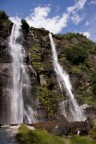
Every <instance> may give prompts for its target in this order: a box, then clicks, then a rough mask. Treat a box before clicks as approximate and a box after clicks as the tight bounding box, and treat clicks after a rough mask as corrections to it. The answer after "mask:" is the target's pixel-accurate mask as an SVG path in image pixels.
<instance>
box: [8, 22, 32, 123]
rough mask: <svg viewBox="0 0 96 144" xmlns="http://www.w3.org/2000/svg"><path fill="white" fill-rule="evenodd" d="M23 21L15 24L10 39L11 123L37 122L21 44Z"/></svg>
mask: <svg viewBox="0 0 96 144" xmlns="http://www.w3.org/2000/svg"><path fill="white" fill-rule="evenodd" d="M20 30H21V23H20V22H17V23H16V24H13V27H12V31H11V36H10V39H9V47H10V54H11V57H12V93H11V96H10V103H11V104H10V111H11V112H10V123H13V124H20V123H23V122H26V123H33V122H35V119H34V115H35V112H34V111H33V109H32V102H31V100H32V97H30V93H31V92H30V91H31V86H30V81H29V76H28V74H27V72H26V69H28V67H26V65H25V64H24V63H23V61H24V57H25V50H24V48H23V46H22V44H21V42H22V33H21V31H20Z"/></svg>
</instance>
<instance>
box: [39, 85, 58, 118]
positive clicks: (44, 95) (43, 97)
mask: <svg viewBox="0 0 96 144" xmlns="http://www.w3.org/2000/svg"><path fill="white" fill-rule="evenodd" d="M54 96H55V98H54ZM60 97H61V96H59V95H57V94H56V93H54V92H52V91H51V90H49V89H48V88H47V87H46V86H43V87H41V86H38V88H37V98H38V99H39V101H40V102H41V104H42V105H43V106H44V107H45V108H46V111H47V116H48V119H50V118H51V117H52V116H53V114H54V113H55V112H56V111H57V107H58V103H59V101H60Z"/></svg>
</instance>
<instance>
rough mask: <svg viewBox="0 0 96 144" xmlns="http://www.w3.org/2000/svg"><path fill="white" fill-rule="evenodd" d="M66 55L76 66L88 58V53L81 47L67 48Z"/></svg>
mask: <svg viewBox="0 0 96 144" xmlns="http://www.w3.org/2000/svg"><path fill="white" fill-rule="evenodd" d="M65 54H66V58H67V60H69V61H71V62H72V63H73V64H75V65H78V64H80V63H83V62H84V61H85V59H86V58H87V52H86V51H85V50H84V48H81V47H71V48H67V49H66V51H65Z"/></svg>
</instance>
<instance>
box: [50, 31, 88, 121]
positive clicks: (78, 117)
mask: <svg viewBox="0 0 96 144" xmlns="http://www.w3.org/2000/svg"><path fill="white" fill-rule="evenodd" d="M49 38H50V43H51V48H52V57H53V64H54V70H55V72H56V75H57V80H58V83H59V86H60V88H62V89H64V88H65V90H66V93H67V96H68V98H69V101H70V102H69V109H70V113H71V118H70V117H68V116H67V115H66V112H65V108H64V113H65V117H66V118H67V119H68V120H69V121H84V120H85V119H86V117H85V115H84V113H83V110H82V109H81V108H80V107H79V106H78V104H77V102H76V99H75V97H74V94H73V93H72V85H71V82H70V78H69V75H68V74H67V72H66V71H65V70H63V68H62V67H61V65H60V64H59V62H58V57H57V52H56V48H55V44H54V41H53V38H52V35H51V34H49Z"/></svg>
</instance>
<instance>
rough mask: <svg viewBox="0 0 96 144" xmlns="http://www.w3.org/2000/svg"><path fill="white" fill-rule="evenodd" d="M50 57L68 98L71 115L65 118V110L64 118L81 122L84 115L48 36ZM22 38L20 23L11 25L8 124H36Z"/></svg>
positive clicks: (50, 36)
mask: <svg viewBox="0 0 96 144" xmlns="http://www.w3.org/2000/svg"><path fill="white" fill-rule="evenodd" d="M49 38H50V42H51V47H52V56H53V63H54V70H55V72H56V74H57V79H58V83H59V85H60V87H62V89H64V88H65V90H66V93H67V95H68V97H69V101H70V103H69V109H70V113H71V115H72V118H71V119H70V118H69V117H68V116H67V113H66V110H65V109H63V110H64V115H65V117H66V118H67V119H68V120H69V121H70V120H73V121H83V120H85V119H86V118H85V115H84V114H83V112H82V110H81V109H80V107H79V106H78V104H77V102H76V100H75V98H74V95H73V93H72V86H71V83H70V79H69V76H68V74H67V73H66V72H65V71H64V70H63V68H62V67H61V66H60V64H59V62H58V58H57V53H56V48H55V44H54V42H53V39H52V35H51V34H49ZM22 42H23V37H22V33H21V23H16V24H13V27H12V31H11V36H10V38H9V49H10V55H11V58H12V64H11V66H12V86H11V96H10V112H9V116H10V118H9V123H10V124H20V123H33V122H36V117H35V115H36V112H34V110H33V108H32V105H33V104H32V103H33V101H32V97H31V93H32V88H31V84H30V78H29V76H28V72H27V71H28V65H26V63H24V59H25V58H26V55H25V50H24V48H23V46H22Z"/></svg>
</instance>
